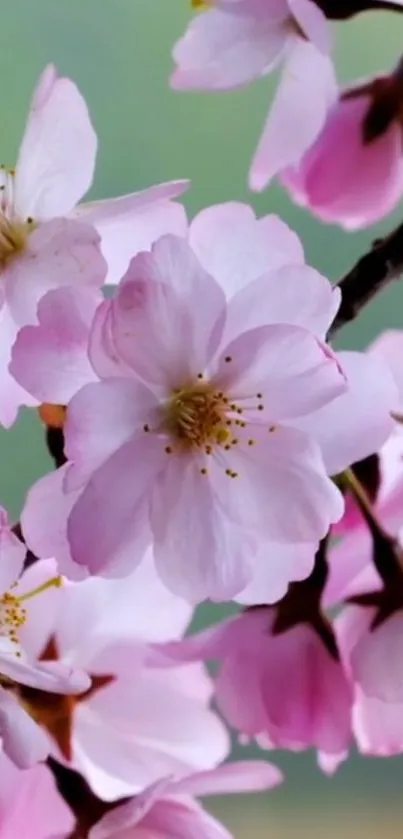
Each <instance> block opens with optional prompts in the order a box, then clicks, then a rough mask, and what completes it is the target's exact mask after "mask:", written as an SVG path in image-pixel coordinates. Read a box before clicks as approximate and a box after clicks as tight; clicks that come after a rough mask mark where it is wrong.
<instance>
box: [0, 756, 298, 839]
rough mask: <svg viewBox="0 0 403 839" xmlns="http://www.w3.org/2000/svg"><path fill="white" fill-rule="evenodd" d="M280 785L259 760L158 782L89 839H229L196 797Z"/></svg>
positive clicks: (100, 824) (110, 817) (275, 771)
mask: <svg viewBox="0 0 403 839" xmlns="http://www.w3.org/2000/svg"><path fill="white" fill-rule="evenodd" d="M281 780H282V775H281V772H280V771H279V770H278V769H277V767H275V766H273V765H272V764H270V763H267V762H263V761H257V760H256V761H238V762H237V763H228V764H223V765H221V766H218V767H217V769H213V770H210V771H207V772H198V773H194V774H192V775H188V776H187V777H185V778H183V779H182V780H180V781H177V780H175V779H173V778H161V779H159V781H157V782H156V783H155V784H153V785H152V786H150V787H148V788H147V789H145V790H144V791H143V792H142V793H141V794H140V795H138V796H136V797H135V798H133V799H132V800H130V801H127V802H125V803H123V804H121V805H120V806H118V807H116V809H114V810H112V811H111V812H109V813H107V814H106V815H105V816H104V817H103V818H102V819H101V820H100V821H99V822H98V823H97V824H96V825H95V826H94V827H93V828H92V830H91V831H90V833H89V839H128V838H129V837H130V839H142V837H144V836H148V837H150V839H162V837H164V839H188V837H189V836H195V837H197V839H231V834H230V833H229V832H228V831H227V830H226V829H225V828H224V826H223V825H222V824H220V822H218V821H217V820H216V819H215V818H214V817H213V816H210V815H209V814H208V813H207V812H206V811H205V810H204V809H203V807H202V806H201V805H200V804H199V803H198V802H197V801H196V800H195V798H194V796H206V795H223V794H228V793H232V794H239V793H242V792H249V793H250V792H258V791H262V790H267V789H271V788H273V787H275V786H277V785H278V784H279V783H281ZM0 839H2V837H1V836H0ZM38 839H42V837H38Z"/></svg>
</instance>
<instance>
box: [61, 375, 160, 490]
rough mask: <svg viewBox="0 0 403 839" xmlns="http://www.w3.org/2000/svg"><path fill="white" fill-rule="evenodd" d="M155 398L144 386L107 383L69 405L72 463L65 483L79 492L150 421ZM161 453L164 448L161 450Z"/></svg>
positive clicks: (68, 436) (67, 432) (68, 448)
mask: <svg viewBox="0 0 403 839" xmlns="http://www.w3.org/2000/svg"><path fill="white" fill-rule="evenodd" d="M156 405H157V402H156V399H155V396H154V395H153V393H151V391H149V390H148V388H146V387H145V386H144V385H143V384H141V382H136V381H134V380H131V379H105V380H104V381H101V382H90V383H89V384H87V385H86V386H85V387H83V388H81V390H80V391H79V393H77V394H76V395H75V397H74V398H73V399H72V401H71V402H70V404H69V407H68V410H67V416H66V422H65V427H64V433H65V452H66V456H67V457H68V459H69V460H70V461H72V462H71V465H70V468H69V471H68V474H67V476H66V480H65V487H66V489H67V490H68V491H70V490H71V489H76V488H77V487H78V486H80V485H82V484H83V482H84V481H85V480H86V479H87V478H88V477H90V476H91V474H92V472H94V471H95V470H96V469H98V468H99V467H100V466H101V465H102V464H103V463H105V462H106V461H107V460H108V458H109V457H110V456H111V455H112V454H114V453H115V452H117V451H118V449H119V448H120V447H121V446H122V445H124V444H125V443H128V442H129V441H130V440H131V439H132V438H133V437H135V436H136V434H138V433H139V432H141V433H142V434H143V437H145V436H146V435H145V432H144V431H143V428H144V424H145V422H146V421H147V422H148V421H150V415H151V416H152V412H153V409H155V407H156ZM161 451H162V446H161Z"/></svg>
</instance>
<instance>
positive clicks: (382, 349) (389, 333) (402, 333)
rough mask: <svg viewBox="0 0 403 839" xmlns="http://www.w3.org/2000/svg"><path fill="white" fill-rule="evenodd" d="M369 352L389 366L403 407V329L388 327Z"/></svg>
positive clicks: (369, 348)
mask: <svg viewBox="0 0 403 839" xmlns="http://www.w3.org/2000/svg"><path fill="white" fill-rule="evenodd" d="M368 352H369V353H370V354H371V355H375V356H377V357H378V358H381V359H382V360H383V361H384V362H385V364H387V366H388V367H389V369H390V370H391V372H392V375H393V377H394V380H395V382H396V386H397V389H398V391H399V408H400V410H402V408H403V369H402V364H401V358H402V355H403V330H400V329H386V330H385V331H384V332H381V334H380V335H378V337H377V338H375V341H372V343H371V344H370V346H369V347H368Z"/></svg>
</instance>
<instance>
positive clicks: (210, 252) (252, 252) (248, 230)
mask: <svg viewBox="0 0 403 839" xmlns="http://www.w3.org/2000/svg"><path fill="white" fill-rule="evenodd" d="M189 242H190V244H191V246H192V249H193V250H194V252H195V254H196V256H197V257H198V259H199V260H200V262H201V264H202V265H203V267H204V268H205V269H206V271H208V273H209V274H211V276H212V277H214V278H215V279H216V280H217V282H218V283H219V284H220V285H221V287H222V288H223V289H224V291H225V294H226V296H227V298H230V297H232V295H233V294H234V293H235V292H237V291H240V290H241V289H243V288H244V287H245V286H248V285H249V283H250V282H251V281H252V280H256V279H257V278H258V277H261V276H262V275H263V274H267V273H268V272H269V271H273V270H275V269H278V268H280V267H281V266H283V265H291V264H293V265H300V264H302V263H303V262H304V253H303V250H302V245H301V242H300V241H299V239H298V237H297V235H296V234H295V233H294V232H293V231H292V230H291V229H290V228H289V227H288V225H286V224H285V222H283V221H282V220H281V219H280V218H278V216H274V215H268V216H264V217H263V218H261V219H257V218H256V216H255V213H254V211H253V209H252V207H249V206H248V205H247V204H241V203H238V202H235V201H230V202H228V203H226V204H217V205H215V206H213V207H208V208H207V209H205V210H202V211H201V212H200V213H198V215H197V216H196V217H195V218H194V220H193V221H192V223H191V225H190V230H189ZM281 291H282V289H281V284H279V288H278V289H277V293H278V294H281Z"/></svg>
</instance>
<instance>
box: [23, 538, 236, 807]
mask: <svg viewBox="0 0 403 839" xmlns="http://www.w3.org/2000/svg"><path fill="white" fill-rule="evenodd" d="M54 570H55V563H54V561H53V560H44V561H40V562H36V563H34V564H33V565H32V566H31V567H30V568H29V569H28V570H27V571H26V572H25V574H24V576H23V578H22V580H21V587H22V586H23V588H24V589H25V588H29V590H31V588H32V587H33V586H35V587H36V588H38V587H42V586H43V580H45V581H46V580H47V579H49V577H52V576H53V574H54ZM45 596H46V592H45V593H44V594H43V598H45ZM29 602H30V609H31V610H32V611H31V615H30V623H31V625H32V626H33V627H34V631H31V626H30V627H29V631H26V633H25V634H24V627H22V630H21V632H22V640H23V643H24V646H25V647H26V649H27V650H28V651H29V654H30V658H31V660H37V661H38V662H43V663H42V665H41V666H42V667H45V666H47V667H49V666H51V663H53V666H58V667H65V668H66V667H69V668H71V667H77V668H80V669H82V670H83V671H84V672H85V673H86V674H87V679H88V683H87V685H86V689H85V690H84V691H83V692H81V693H80V694H78V695H77V696H76V697H75V698H74V699H73V698H72V697H69V698H66V697H62V696H56V695H53V696H52V697H51V699H47V697H46V695H45V694H44V693H43V691H42V690H41V687H40V685H38V688H35V685H33V686H32V687H29V688H28V687H27V688H20V690H19V698H20V699H21V700H22V702H23V705H24V708H25V709H26V710H28V711H29V713H30V714H31V717H32V719H33V720H35V722H36V724H37V727H38V730H39V731H40V732H41V733H42V734H44V735H45V736H46V740H47V745H48V750H50V751H51V753H52V754H53V755H54V756H55V757H56V758H57V759H58V760H59V761H62V762H67V763H68V764H69V765H70V766H72V767H73V768H75V769H76V770H78V771H80V772H81V773H82V774H83V775H84V776H85V777H86V779H87V781H88V783H89V784H90V786H91V787H92V789H93V790H94V792H95V793H96V794H97V795H99V797H101V798H103V799H105V800H108V801H110V800H114V799H116V798H119V797H122V796H126V795H128V794H133V793H134V792H137V791H139V790H141V789H143V787H144V786H147V785H148V784H150V783H153V782H154V781H155V780H157V779H158V778H159V777H160V776H163V775H166V774H171V773H175V774H176V775H177V776H178V777H180V776H182V775H183V774H186V773H187V772H189V771H194V770H199V769H209V768H211V767H213V766H215V765H216V764H217V763H218V762H219V761H221V760H222V759H223V758H224V757H225V756H226V754H227V752H228V749H229V741H228V735H227V733H226V730H225V728H224V726H223V725H222V723H221V722H220V721H219V720H218V718H217V716H216V715H215V714H214V713H213V712H212V711H211V710H210V709H209V707H208V705H209V700H210V698H211V693H212V685H211V683H210V680H209V678H208V676H207V674H206V672H205V670H204V668H203V667H202V666H201V665H198V664H197V665H185V666H178V667H177V668H175V669H174V670H172V671H170V672H168V671H162V670H161V669H156V668H154V667H152V666H151V665H148V664H147V658H148V657H149V646H148V645H149V643H150V642H154V643H155V642H157V641H158V642H161V641H165V640H167V639H171V638H177V637H178V636H179V635H180V634H181V633H182V632H183V630H184V628H185V627H186V625H187V622H188V621H189V619H190V616H191V608H190V607H189V605H188V604H186V603H185V602H184V601H183V600H180V599H179V598H177V597H175V596H174V595H172V594H171V593H170V592H169V591H167V590H166V589H165V588H164V586H163V585H162V583H161V582H160V580H159V578H158V576H157V574H156V572H155V570H154V566H153V561H152V556H151V554H149V555H148V556H147V557H145V558H144V561H143V562H142V564H141V566H140V568H139V569H138V570H137V571H136V572H135V573H134V574H132V575H131V576H130V577H128V578H127V579H125V580H124V581H112V580H108V581H106V580H100V579H91V580H87V581H84V582H80V583H75V584H68V583H66V582H65V583H64V585H63V586H62V588H61V589H60V591H59V601H58V608H57V610H54V609H53V610H52V609H49V608H46V607H47V604H46V602H44V600H42V602H41V603H40V602H39V598H37V601H34V600H33V599H31V600H30V601H29ZM162 697H164V700H163V701H161V700H162Z"/></svg>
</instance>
